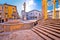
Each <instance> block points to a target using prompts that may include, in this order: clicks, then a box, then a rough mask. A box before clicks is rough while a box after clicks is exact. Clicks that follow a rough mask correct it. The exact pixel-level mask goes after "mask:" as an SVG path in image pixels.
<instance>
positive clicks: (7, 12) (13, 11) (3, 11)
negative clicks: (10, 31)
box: [0, 3, 19, 22]
mask: <svg viewBox="0 0 60 40" xmlns="http://www.w3.org/2000/svg"><path fill="white" fill-rule="evenodd" d="M17 18H19V15H18V12H17V8H16V6H14V5H10V4H6V3H5V4H2V5H0V22H4V21H7V20H8V19H17Z"/></svg>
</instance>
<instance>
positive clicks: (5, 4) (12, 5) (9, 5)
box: [3, 3, 16, 7]
mask: <svg viewBox="0 0 60 40" xmlns="http://www.w3.org/2000/svg"><path fill="white" fill-rule="evenodd" d="M3 5H8V6H14V5H10V4H7V3H4V4H3ZM14 7H16V6H14Z"/></svg>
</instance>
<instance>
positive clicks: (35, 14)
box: [21, 10, 42, 20]
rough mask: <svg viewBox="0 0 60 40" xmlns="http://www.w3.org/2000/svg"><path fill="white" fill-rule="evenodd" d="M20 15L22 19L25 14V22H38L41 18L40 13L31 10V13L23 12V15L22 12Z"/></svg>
mask: <svg viewBox="0 0 60 40" xmlns="http://www.w3.org/2000/svg"><path fill="white" fill-rule="evenodd" d="M21 14H22V19H24V16H25V14H26V19H27V20H39V19H41V18H42V15H41V12H40V11H38V10H32V11H29V12H25V13H24V11H22V12H21Z"/></svg>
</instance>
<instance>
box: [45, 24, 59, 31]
mask: <svg viewBox="0 0 60 40" xmlns="http://www.w3.org/2000/svg"><path fill="white" fill-rule="evenodd" d="M44 27H48V28H52V29H56V30H59V29H60V27H55V26H49V25H45V26H44Z"/></svg>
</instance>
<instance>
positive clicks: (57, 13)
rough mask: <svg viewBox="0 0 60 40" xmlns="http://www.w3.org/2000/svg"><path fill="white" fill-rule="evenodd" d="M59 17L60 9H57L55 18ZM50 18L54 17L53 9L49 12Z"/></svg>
mask: <svg viewBox="0 0 60 40" xmlns="http://www.w3.org/2000/svg"><path fill="white" fill-rule="evenodd" d="M59 17H60V15H59V9H56V18H55V19H60V18H59ZM48 19H53V10H51V11H49V12H48Z"/></svg>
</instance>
